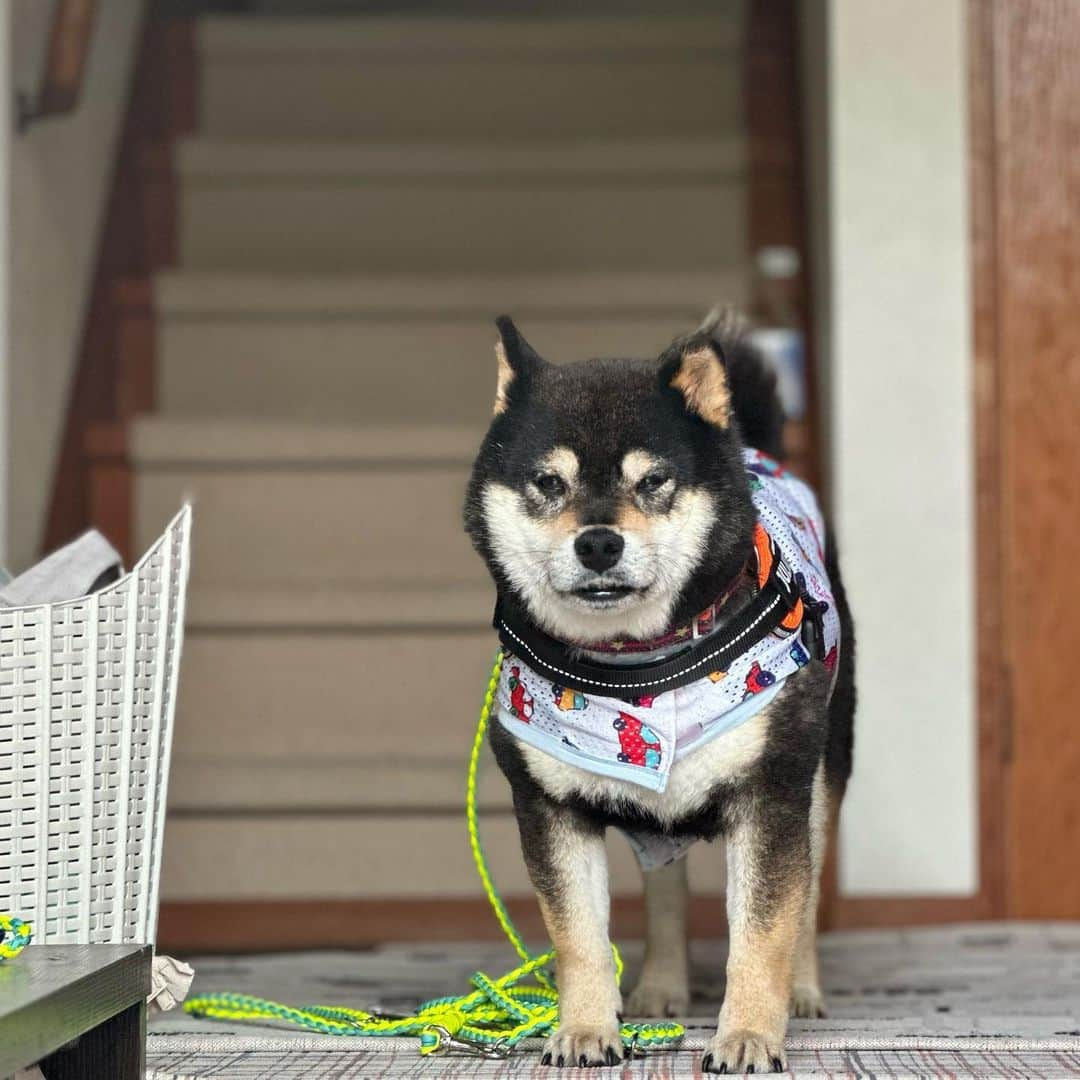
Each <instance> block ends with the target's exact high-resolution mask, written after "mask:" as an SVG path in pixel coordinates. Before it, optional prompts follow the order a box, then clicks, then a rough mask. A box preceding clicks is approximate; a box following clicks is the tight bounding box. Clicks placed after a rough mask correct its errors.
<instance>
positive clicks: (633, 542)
mask: <svg viewBox="0 0 1080 1080" xmlns="http://www.w3.org/2000/svg"><path fill="white" fill-rule="evenodd" d="M483 508H484V517H485V521H486V523H487V532H488V538H489V542H490V544H491V550H492V554H493V555H494V557H495V560H496V561H497V562H498V564H499V566H500V567H501V568H502V570H503V572H504V573H505V574H506V576H507V578H508V580H509V581H510V584H511V585H512V586H513V587H514V589H515V590H516V591H517V593H518V594H519V595H520V596H521V599H522V600H523V601H524V602H525V604H526V606H527V607H528V609H529V611H530V613H531V614H532V616H533V617H534V618H535V619H536V620H537V622H538V623H539V624H540V625H541V626H543V627H544V629H546V630H547V631H548V632H549V633H551V634H553V635H554V636H556V637H559V638H562V639H564V640H567V641H574V642H579V643H582V644H588V643H591V642H599V641H605V640H610V639H612V638H616V637H620V636H622V637H631V638H649V637H654V636H656V635H657V634H660V633H661V632H662V631H663V630H664V629H666V627H667V624H668V621H669V619H670V617H671V611H672V607H673V606H674V603H675V599H676V597H677V596H678V595H679V593H680V592H681V590H682V588H683V586H684V585H685V584H686V582H687V580H688V579H689V578H690V575H691V574H692V573H693V571H694V568H695V567H696V566H697V565H698V563H699V562H700V560H701V557H702V554H703V553H704V548H705V543H706V540H707V539H708V536H709V532H710V530H711V528H712V524H713V520H714V504H713V499H712V496H710V495H709V494H708V493H707V492H704V491H698V490H693V489H688V490H685V491H682V492H680V493H679V494H678V495H676V497H675V501H674V504H673V506H672V509H671V511H670V512H669V513H668V514H667V515H665V516H663V517H658V518H656V519H654V520H653V523H652V526H651V528H650V530H649V532H648V533H647V534H646V533H636V532H631V531H627V532H624V533H623V537H624V539H625V541H626V548H625V550H624V554H623V558H622V561H621V562H620V565H619V573H620V577H621V580H623V581H624V582H625V583H626V584H629V585H633V586H634V587H635V588H639V589H643V590H647V591H645V592H644V593H642V594H640V595H634V596H630V597H628V598H627V599H626V600H625V601H623V602H622V603H620V604H619V605H618V606H616V607H612V608H607V609H601V610H596V609H590V608H587V607H585V605H584V604H583V603H582V602H581V601H578V600H577V599H575V598H574V597H572V596H568V595H566V594H567V593H568V592H569V591H570V590H572V589H574V588H576V587H578V586H580V585H581V584H583V583H584V579H583V574H584V571H583V569H582V567H581V564H580V563H579V561H578V559H577V556H576V555H575V553H574V538H573V537H572V536H567V535H566V534H565V533H560V532H557V531H556V530H554V529H552V528H551V526H550V525H549V524H548V523H547V522H545V521H544V520H542V519H537V518H534V517H532V516H531V515H530V514H529V512H528V509H527V506H526V503H525V500H524V497H523V496H522V495H521V494H520V493H518V492H516V491H514V490H513V489H512V488H510V487H507V486H506V485H505V484H499V483H495V482H491V483H489V484H487V485H486V487H485V488H484V493H483Z"/></svg>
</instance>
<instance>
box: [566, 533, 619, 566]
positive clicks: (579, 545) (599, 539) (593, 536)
mask: <svg viewBox="0 0 1080 1080" xmlns="http://www.w3.org/2000/svg"><path fill="white" fill-rule="evenodd" d="M624 546H625V545H624V544H623V538H622V537H621V536H620V535H619V534H618V533H617V532H615V531H614V530H612V529H586V530H585V531H584V532H583V533H581V534H580V535H579V536H578V538H577V539H576V540H575V541H574V550H575V551H576V552H577V557H578V559H579V560H580V561H581V565H582V566H584V567H585V568H586V569H587V570H595V571H596V573H598V574H602V573H603V572H604V571H605V570H610V569H611V568H612V567H613V566H614V565H615V564H616V563H617V562H618V561H619V559H620V557H621V556H622V552H623V547H624Z"/></svg>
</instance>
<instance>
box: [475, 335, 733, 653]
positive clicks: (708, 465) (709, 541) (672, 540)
mask: <svg viewBox="0 0 1080 1080" xmlns="http://www.w3.org/2000/svg"><path fill="white" fill-rule="evenodd" d="M497 326H498V328H499V337H500V340H499V343H498V345H497V346H496V357H497V360H498V384H497V389H496V394H495V416H494V418H493V420H492V423H491V427H490V429H489V431H488V434H487V436H486V438H485V439H484V443H483V445H482V447H481V450H480V454H479V457H478V458H477V460H476V464H475V466H474V469H473V474H472V479H471V480H470V483H469V489H468V495H467V498H466V505H465V525H466V528H467V530H468V532H469V535H470V536H471V537H472V541H473V544H474V545H475V546H476V548H477V550H478V551H479V552H480V554H481V555H482V556H483V558H484V559H485V561H486V562H487V565H488V568H489V569H490V571H491V573H492V576H493V577H494V578H495V581H496V584H497V585H498V587H499V589H500V591H502V592H504V593H510V594H512V595H513V596H514V597H516V599H517V600H518V602H519V603H521V604H522V605H523V606H524V608H525V609H526V610H527V611H528V613H529V614H530V616H531V617H532V618H533V620H534V621H535V622H536V623H537V624H538V625H539V626H541V627H542V628H543V629H544V630H546V631H547V632H548V633H549V634H551V635H552V636H554V637H556V638H559V639H560V640H563V641H567V642H574V643H578V644H582V645H587V644H591V643H597V642H601V641H609V640H613V639H617V638H620V637H630V638H637V639H647V638H650V637H655V636H656V635H658V634H660V633H662V632H663V631H664V630H665V628H667V627H668V626H669V625H670V624H671V622H672V621H673V620H674V619H680V620H681V619H682V618H683V617H684V616H685V617H687V618H688V617H690V616H692V615H694V614H696V613H697V612H698V611H700V610H701V609H702V608H703V607H705V606H706V605H707V604H708V603H709V602H711V601H712V600H713V599H715V596H716V592H717V591H719V589H720V588H722V587H723V585H724V584H726V583H727V581H729V580H730V579H731V577H732V576H733V575H734V574H735V573H736V572H737V570H738V568H739V566H740V565H741V562H742V560H743V559H744V558H745V556H746V551H747V547H748V545H749V542H750V536H751V532H752V528H753V522H754V511H753V506H752V503H751V501H750V495H749V489H748V485H747V482H746V476H745V472H744V470H743V466H742V458H741V454H740V442H739V436H738V432H737V429H736V425H735V423H734V416H733V404H732V392H731V386H730V384H729V381H728V375H727V371H726V368H725V363H724V358H723V356H722V355H721V349H720V348H719V347H718V346H717V344H716V343H715V342H714V341H713V340H712V339H711V338H710V337H709V336H708V335H705V334H699V335H695V336H692V337H689V338H686V339H683V340H681V341H679V342H676V343H675V344H674V345H672V346H671V348H669V349H668V350H667V351H666V352H665V353H664V354H663V355H662V356H661V357H660V358H659V359H658V360H650V361H638V360H588V361H580V362H577V363H570V364H562V365H555V364H550V363H548V362H546V361H545V360H543V359H542V358H541V357H540V356H539V355H538V354H537V353H536V351H535V350H534V349H533V348H532V347H531V346H530V345H529V344H528V343H527V342H526V341H525V339H524V338H523V337H522V336H521V335H520V334H519V333H518V330H517V328H516V327H515V326H514V324H513V323H512V322H511V321H510V319H508V318H501V319H499V320H498V321H497Z"/></svg>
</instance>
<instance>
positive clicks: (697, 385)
mask: <svg viewBox="0 0 1080 1080" xmlns="http://www.w3.org/2000/svg"><path fill="white" fill-rule="evenodd" d="M660 386H661V388H662V389H667V388H669V387H670V388H673V389H675V390H678V391H679V393H680V394H682V397H683V401H684V402H685V404H686V408H687V409H688V410H689V411H690V412H692V413H694V414H695V415H696V416H700V417H701V419H702V420H704V421H705V422H706V423H709V424H713V425H714V426H715V427H720V428H726V427H728V425H729V424H730V423H731V385H730V383H729V382H728V376H727V364H726V363H725V361H724V357H723V354H722V353H721V352H720V349H719V346H717V344H716V343H715V342H714V341H713V340H712V338H710V337H708V336H707V335H705V334H695V335H694V336H693V337H689V338H684V339H682V340H681V341H677V342H675V344H674V345H672V346H671V347H670V348H669V349H668V350H667V352H665V353H664V355H663V356H662V357H661V358H660Z"/></svg>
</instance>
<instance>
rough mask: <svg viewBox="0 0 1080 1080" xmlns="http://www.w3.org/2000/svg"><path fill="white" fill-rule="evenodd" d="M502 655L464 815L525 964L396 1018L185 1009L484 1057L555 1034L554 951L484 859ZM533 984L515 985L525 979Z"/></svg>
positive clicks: (661, 1027) (281, 1009)
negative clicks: (481, 795)
mask: <svg viewBox="0 0 1080 1080" xmlns="http://www.w3.org/2000/svg"><path fill="white" fill-rule="evenodd" d="M501 665H502V653H501V652H500V653H499V654H498V655H497V656H496V657H495V666H494V667H493V668H492V671H491V677H490V678H489V679H488V685H487V691H486V693H485V694H484V704H483V706H482V707H481V709H480V721H479V723H478V724H477V728H476V738H475V739H474V740H473V747H472V754H471V755H470V757H469V777H468V785H467V788H466V799H465V816H466V820H467V822H468V828H469V845H470V847H471V848H472V853H473V859H474V861H475V862H476V870H477V873H478V874H479V875H480V881H481V882H482V883H483V886H484V892H485V894H486V895H487V898H488V902H489V903H490V904H491V908H492V910H493V911H494V912H495V918H496V919H497V920H498V922H499V925H500V926H501V927H502V929H503V933H504V934H506V937H507V939H508V940H509V941H510V944H511V945H513V947H514V949H515V951H516V952H517V954H518V956H520V957H521V959H522V963H521V965H520V966H519V967H516V968H514V970H513V971H511V972H509V973H507V974H506V975H503V976H502V978H500V979H492V978H489V977H488V976H487V975H485V974H483V973H482V972H477V973H476V974H475V975H473V977H472V979H471V980H470V981H471V982H472V985H473V986H474V987H475V989H474V990H473V991H472V993H469V994H465V995H463V996H461V997H442V998H434V999H433V1000H431V1001H426V1002H424V1004H422V1005H421V1006H420V1007H419V1008H418V1009H417V1010H416V1012H415V1013H414V1014H413V1015H412V1016H395V1015H387V1014H381V1013H372V1012H365V1011H364V1010H362V1009H347V1008H343V1007H334V1006H329V1005H302V1006H298V1007H294V1006H291V1005H281V1004H279V1003H278V1002H276V1001H266V1000H264V999H263V998H257V997H249V996H248V995H246V994H231V993H215V994H201V995H199V996H198V997H194V998H191V999H190V1000H189V1001H188V1002H187V1003H186V1004H185V1005H184V1010H185V1012H188V1013H190V1014H191V1015H193V1016H205V1017H210V1018H212V1019H216V1020H277V1021H281V1022H284V1023H288V1024H294V1025H295V1026H297V1027H302V1028H306V1029H308V1030H309V1031H317V1032H321V1033H323V1034H326V1035H367V1036H399V1037H400V1036H410V1035H416V1036H418V1037H419V1039H420V1053H421V1054H425V1055H426V1054H437V1053H439V1052H445V1051H451V1050H456V1051H459V1052H463V1053H470V1054H476V1055H479V1056H481V1057H498V1058H501V1057H506V1056H507V1055H509V1054H510V1052H511V1051H512V1050H513V1049H514V1047H515V1046H517V1045H518V1043H520V1042H521V1040H522V1039H527V1038H530V1037H541V1036H545V1035H548V1034H550V1033H551V1032H552V1031H554V1029H555V1028H556V1026H557V1025H558V1022H559V995H558V991H557V990H556V988H555V984H554V977H553V975H552V973H551V971H550V967H551V964H552V962H553V960H554V959H555V953H554V951H550V952H546V953H543V954H542V955H540V956H532V955H531V954H530V953H529V950H528V949H527V948H526V947H525V942H524V941H522V939H521V935H520V934H519V933H518V930H517V927H516V926H514V923H513V921H512V920H511V918H510V915H509V913H508V912H507V910H506V907H505V906H504V904H503V902H502V898H501V897H500V896H499V893H498V890H497V889H496V888H495V885H494V883H493V882H492V880H491V875H490V873H489V872H488V867H487V859H486V858H485V857H484V851H483V848H482V847H481V845H480V832H479V828H478V825H477V815H476V776H477V771H478V767H479V763H480V751H481V750H482V749H483V745H484V735H485V733H486V732H487V726H488V721H489V719H490V716H491V709H492V706H493V703H494V701H495V690H496V687H497V686H498V683H499V671H500V668H501ZM612 951H613V953H614V956H615V975H616V978H617V979H621V978H622V971H623V964H622V957H620V955H619V950H618V949H617V948H615V946H614V945H613V946H612ZM530 977H531V979H532V981H530V982H527V983H525V984H523V985H518V984H519V983H521V981H522V980H523V979H529V978H530ZM620 1030H621V1034H622V1038H623V1043H624V1046H625V1048H626V1052H627V1053H633V1052H634V1051H635V1050H639V1049H640V1050H645V1049H649V1048H653V1049H655V1048H658V1047H664V1046H671V1045H673V1044H674V1043H677V1042H678V1041H679V1040H680V1039H681V1038H682V1036H683V1027H682V1025H681V1024H623V1025H622V1027H621V1029H620Z"/></svg>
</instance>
